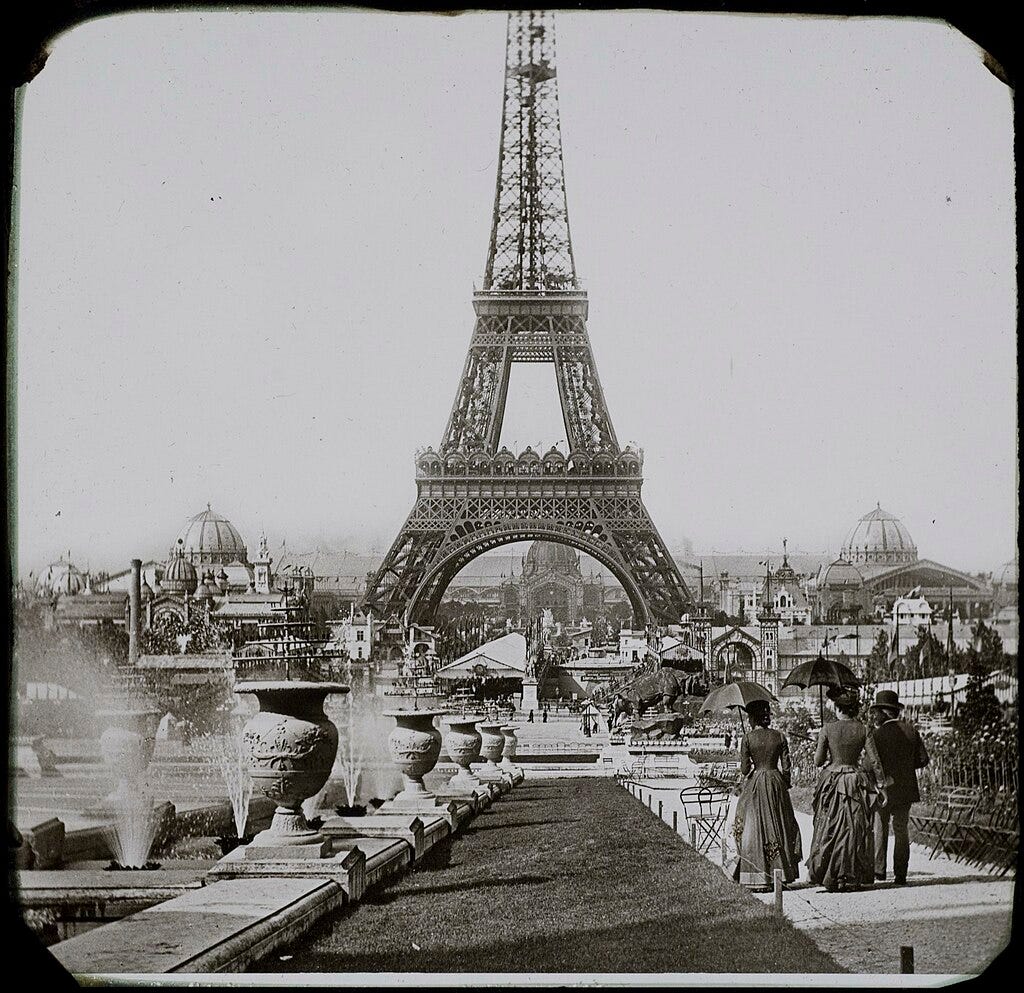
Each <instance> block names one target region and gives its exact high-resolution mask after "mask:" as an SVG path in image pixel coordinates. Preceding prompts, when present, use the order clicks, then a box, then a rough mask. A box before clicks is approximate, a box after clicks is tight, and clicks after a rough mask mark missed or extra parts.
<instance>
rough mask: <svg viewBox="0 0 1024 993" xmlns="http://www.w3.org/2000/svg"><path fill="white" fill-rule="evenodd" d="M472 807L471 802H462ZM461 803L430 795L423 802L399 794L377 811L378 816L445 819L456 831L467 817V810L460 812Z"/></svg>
mask: <svg viewBox="0 0 1024 993" xmlns="http://www.w3.org/2000/svg"><path fill="white" fill-rule="evenodd" d="M462 802H463V803H465V804H466V805H467V807H469V806H471V805H470V804H469V801H468V800H466V801H462ZM459 803H460V801H458V800H442V799H440V798H439V797H436V796H434V795H433V794H431V795H430V797H429V798H425V799H423V800H416V799H408V798H406V799H402V794H401V793H399V794H398V796H396V797H395V798H394V799H393V800H388V802H387V803H385V804H384V805H383V806H382V807H379V808H378V809H377V813H378V814H383V815H387V814H433V815H434V816H435V817H443V818H444V819H445V820H446V821H447V822H448V827H449V828H451V830H453V831H454V830H455V829H456V828H457V827H458V826H459V825H460V824H461V823H462V821H463V820H464V818H465V816H466V808H462V810H460V807H459Z"/></svg>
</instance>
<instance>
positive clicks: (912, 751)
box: [867, 690, 928, 886]
mask: <svg viewBox="0 0 1024 993" xmlns="http://www.w3.org/2000/svg"><path fill="white" fill-rule="evenodd" d="M902 709H903V704H902V703H900V698H899V696H898V695H897V694H896V693H895V692H893V691H892V690H879V691H878V692H877V693H876V694H875V702H874V703H873V704H872V706H871V708H870V710H871V717H872V720H873V722H874V725H875V727H874V730H873V731H872V732H871V734H870V736H869V737H868V741H867V753H868V760H869V761H870V763H871V765H872V766H873V767H874V773H875V779H876V781H877V783H878V787H879V795H880V796H879V798H880V801H881V804H880V806H879V807H878V809H877V810H876V811H875V879H877V880H884V879H885V867H886V856H887V849H888V847H889V824H890V822H891V823H892V833H893V838H894V841H893V853H892V873H893V881H894V882H895V883H896V885H897V886H902V885H904V884H905V883H906V881H907V865H908V864H909V862H910V834H909V831H908V822H909V820H910V805H911V804H912V803H915V802H916V801H918V800H920V799H921V793H920V791H919V790H918V787H917V770H918V769H921V768H923V767H924V766H926V765H927V764H928V752H927V751H925V747H924V742H923V741H921V736H920V735H919V734H918V733H917V729H916V728H915V727H914V725H913V724H911V723H910V722H909V721H905V720H901V719H900V711H901V710H902Z"/></svg>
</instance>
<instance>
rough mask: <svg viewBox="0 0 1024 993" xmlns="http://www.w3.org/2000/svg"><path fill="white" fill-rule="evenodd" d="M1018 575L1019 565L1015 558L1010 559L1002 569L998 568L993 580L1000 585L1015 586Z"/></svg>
mask: <svg viewBox="0 0 1024 993" xmlns="http://www.w3.org/2000/svg"><path fill="white" fill-rule="evenodd" d="M1019 575H1020V567H1019V565H1018V563H1017V559H1016V558H1012V559H1010V561H1009V562H1007V563H1006V564H1005V565H1004V566H1003V568H1002V569H1000V570H999V576H998V577H997V579H996V580H995V585H996V586H1000V587H1007V586H1012V587H1016V586H1017V581H1018V578H1019Z"/></svg>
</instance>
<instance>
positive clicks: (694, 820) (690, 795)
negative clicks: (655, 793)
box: [679, 786, 729, 855]
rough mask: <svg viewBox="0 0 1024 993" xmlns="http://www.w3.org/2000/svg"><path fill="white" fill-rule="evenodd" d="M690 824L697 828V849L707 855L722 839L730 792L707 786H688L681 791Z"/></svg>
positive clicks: (680, 794)
mask: <svg viewBox="0 0 1024 993" xmlns="http://www.w3.org/2000/svg"><path fill="white" fill-rule="evenodd" d="M679 800H680V802H681V803H682V805H683V814H684V815H685V817H686V823H687V825H688V826H690V825H692V826H693V827H694V828H695V831H694V835H695V840H696V843H697V851H698V853H699V854H701V855H707V854H708V853H710V852H711V850H712V849H713V848H714V847H715V845H717V844H720V843H721V840H722V829H723V828H724V826H725V819H726V817H727V816H728V815H729V794H728V793H727V792H725V791H724V790H719V789H711V788H709V787H707V786H687V787H685V788H684V789H681V790H680V791H679Z"/></svg>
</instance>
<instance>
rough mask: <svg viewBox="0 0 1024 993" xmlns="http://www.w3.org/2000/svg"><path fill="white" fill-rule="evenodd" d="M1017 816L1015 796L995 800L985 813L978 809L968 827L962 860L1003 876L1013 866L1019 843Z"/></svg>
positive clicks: (1002, 796) (999, 797)
mask: <svg viewBox="0 0 1024 993" xmlns="http://www.w3.org/2000/svg"><path fill="white" fill-rule="evenodd" d="M1018 818H1019V815H1018V811H1017V799H1016V797H1015V796H1012V795H1008V794H1003V795H1001V796H998V797H996V799H995V801H994V802H993V803H992V804H991V805H990V806H989V807H988V809H987V810H979V813H978V815H977V819H976V820H975V822H974V823H973V824H972V825H971V831H970V842H971V844H970V846H969V849H968V851H967V854H966V861H967V862H969V863H970V864H972V865H977V866H979V867H981V866H992V867H993V868H996V869H999V870H1000V875H1004V874H1005V873H1006V872H1008V871H1009V870H1010V868H1012V867H1015V865H1016V851H1017V844H1018V842H1019V838H1020V834H1019V819H1018Z"/></svg>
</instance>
